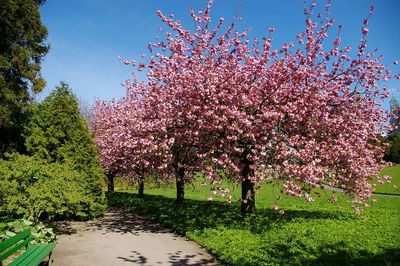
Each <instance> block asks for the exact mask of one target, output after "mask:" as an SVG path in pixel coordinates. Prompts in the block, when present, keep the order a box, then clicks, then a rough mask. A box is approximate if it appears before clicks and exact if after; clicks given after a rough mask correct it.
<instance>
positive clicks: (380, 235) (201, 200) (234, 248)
mask: <svg viewBox="0 0 400 266" xmlns="http://www.w3.org/2000/svg"><path fill="white" fill-rule="evenodd" d="M228 185H229V184H228ZM146 191H147V195H146V196H145V198H144V199H139V198H137V195H136V194H134V193H126V192H125V193H124V192H114V193H111V194H108V200H109V203H110V204H111V205H112V206H118V207H123V208H126V209H127V210H130V211H133V212H135V213H137V214H139V215H142V216H144V217H146V218H149V219H151V220H153V221H156V222H158V223H161V224H163V225H165V226H168V227H170V228H172V229H173V230H175V231H176V232H178V233H180V234H183V235H185V236H187V237H188V238H190V239H192V240H194V241H196V242H198V243H199V244H201V245H202V246H204V247H205V248H206V249H207V250H208V251H210V252H211V253H212V254H214V255H215V256H216V257H217V258H218V259H219V260H220V261H221V262H222V263H223V264H227V265H395V264H396V263H397V262H398V261H400V244H399V242H398V236H399V235H400V222H399V221H400V209H399V208H398V206H399V203H400V198H393V197H383V196H378V195H376V196H374V198H375V199H378V200H379V201H380V202H379V203H372V202H371V204H373V206H372V208H370V209H366V210H365V211H364V219H361V218H360V217H357V216H355V214H354V212H353V210H352V209H351V207H350V205H349V204H348V201H349V200H350V199H349V198H347V197H345V196H338V204H330V203H328V202H327V201H328V200H329V199H330V197H331V194H332V192H331V191H321V192H320V197H318V196H316V195H317V194H315V196H316V200H315V202H313V203H309V202H305V201H304V200H303V199H299V198H293V197H288V196H285V195H281V194H280V192H279V189H276V188H274V185H273V184H263V186H262V188H261V189H259V190H258V192H257V202H256V203H257V212H256V213H255V214H247V215H241V214H240V212H239V209H240V207H239V203H237V201H234V203H232V204H228V203H226V202H225V199H223V198H220V197H215V198H214V200H213V201H211V202H208V201H207V200H206V199H207V198H208V197H209V196H210V191H209V188H206V187H195V188H193V189H192V190H190V189H188V190H187V191H186V199H185V202H184V204H182V205H181V206H179V208H177V207H176V204H175V202H174V196H175V190H174V189H173V188H171V189H170V188H166V189H147V190H146ZM231 191H232V195H233V197H234V199H235V200H236V199H239V198H240V189H238V188H235V187H231ZM276 196H280V197H281V198H282V200H280V201H278V202H276ZM274 204H278V205H279V206H280V207H281V208H282V209H284V210H285V214H284V215H278V214H277V213H276V212H275V211H272V210H271V206H272V205H274Z"/></svg>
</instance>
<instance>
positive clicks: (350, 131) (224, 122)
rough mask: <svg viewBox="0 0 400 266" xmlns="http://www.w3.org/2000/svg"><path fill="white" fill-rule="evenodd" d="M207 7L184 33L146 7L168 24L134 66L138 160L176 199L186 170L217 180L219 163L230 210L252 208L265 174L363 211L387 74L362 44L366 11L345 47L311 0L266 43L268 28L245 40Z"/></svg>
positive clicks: (294, 191) (376, 161) (375, 160)
mask: <svg viewBox="0 0 400 266" xmlns="http://www.w3.org/2000/svg"><path fill="white" fill-rule="evenodd" d="M211 6H212V1H209V3H208V4H207V6H206V8H205V9H204V10H199V11H198V12H195V11H193V10H192V11H191V16H192V18H193V20H194V22H195V25H196V26H195V29H193V30H191V29H188V28H185V27H184V26H183V25H182V24H181V22H180V21H179V20H175V19H174V18H173V15H170V16H165V15H164V14H162V12H160V11H158V12H157V14H158V16H159V17H160V18H161V19H162V21H163V22H164V23H165V24H166V25H167V27H168V28H169V31H166V32H165V38H164V39H163V40H159V41H157V42H156V43H152V44H149V53H150V57H149V60H148V62H146V63H141V64H139V66H138V68H139V70H146V73H147V77H148V79H147V81H146V85H145V86H142V91H141V95H142V98H141V101H142V105H143V108H144V109H145V111H144V112H143V114H145V115H144V117H145V120H146V121H148V123H147V126H149V127H151V130H148V131H147V133H148V134H149V135H147V136H146V138H147V139H149V140H151V144H152V145H154V146H156V147H157V148H154V150H153V151H154V152H156V153H157V156H158V157H157V156H156V157H153V158H158V159H157V160H155V161H154V162H153V161H151V160H149V161H147V162H148V163H149V164H150V165H152V166H151V167H152V168H153V169H156V168H157V169H158V170H159V171H161V172H162V173H163V174H166V176H171V175H175V177H176V181H177V199H178V202H180V201H182V200H183V185H184V182H185V180H190V178H191V176H192V173H193V172H195V171H202V172H205V173H206V174H207V175H208V176H209V178H210V179H211V180H212V182H213V183H218V182H219V181H220V180H219V179H220V175H218V173H219V172H220V171H221V170H222V171H224V172H225V173H226V175H225V176H227V177H228V178H230V179H233V180H236V181H237V182H239V183H241V185H242V198H241V211H242V212H253V211H254V210H255V192H254V184H255V183H256V182H259V181H262V180H264V179H266V178H274V179H277V180H282V181H283V182H284V185H283V188H284V191H285V192H286V194H288V195H292V196H297V197H304V199H305V200H307V201H313V200H314V199H313V198H312V196H311V194H310V189H311V188H323V185H324V184H325V183H327V184H329V185H330V186H336V187H339V188H341V189H343V190H344V191H345V193H346V194H348V195H350V196H352V197H353V203H354V208H355V210H356V211H357V212H358V211H359V207H360V206H367V200H368V198H369V197H370V196H371V193H372V191H373V185H371V183H370V181H371V179H375V180H377V181H378V182H383V181H382V180H381V178H380V176H379V170H380V168H381V166H382V164H383V161H382V156H383V147H382V145H381V143H380V142H381V140H380V139H379V138H378V137H379V136H380V135H381V134H382V131H383V130H385V122H386V120H387V112H386V111H384V110H383V109H382V108H381V106H380V101H379V99H380V98H382V99H383V98H385V97H387V95H388V94H387V88H386V87H382V86H381V85H380V82H384V81H387V80H389V79H391V78H392V77H393V75H392V74H391V71H390V69H388V68H387V67H385V66H384V65H383V63H382V62H381V60H382V57H381V56H376V55H375V52H374V51H372V52H369V51H366V48H367V36H368V28H367V27H368V21H369V17H367V18H366V19H365V20H364V22H363V25H362V28H361V32H360V38H361V41H360V44H359V46H358V48H357V49H352V48H351V47H350V46H346V45H343V44H342V43H341V37H340V32H341V29H342V26H341V25H339V26H338V27H337V30H334V28H333V25H334V19H333V18H332V17H331V16H330V13H329V9H330V3H329V2H328V4H327V5H326V9H325V12H324V14H320V13H317V14H315V13H316V12H315V6H316V3H315V2H313V3H312V4H311V7H310V8H308V9H305V14H306V19H305V30H304V32H301V33H299V34H298V35H297V36H296V40H295V41H293V42H288V43H285V44H283V45H282V46H281V47H280V48H279V49H274V47H273V44H272V41H273V38H272V35H273V32H274V31H275V29H274V28H273V27H270V28H269V29H268V31H269V33H267V36H266V37H263V38H262V39H254V41H250V39H249V37H248V36H249V30H246V31H244V32H238V31H237V30H236V29H235V24H236V23H237V19H233V20H232V21H231V22H230V23H229V24H228V25H226V26H225V24H224V19H223V18H221V19H219V20H218V22H217V23H214V24H212V23H211V17H210V10H211ZM372 12H373V7H371V10H370V14H372ZM213 25H214V26H213ZM332 31H334V38H333V43H330V42H329V40H330V39H329V38H328V33H331V32H332ZM128 63H130V62H128ZM396 77H397V78H398V75H397V76H396ZM127 87H128V88H130V89H132V88H136V87H137V86H134V85H132V84H129V83H127ZM134 90H136V89H134ZM126 141H127V142H129V138H128V139H127V140H126ZM150 146H151V145H149V146H146V149H147V148H149V147H150ZM150 153H151V152H150ZM387 178H389V177H387ZM225 192H226V191H224V190H223V191H222V192H221V193H223V194H225Z"/></svg>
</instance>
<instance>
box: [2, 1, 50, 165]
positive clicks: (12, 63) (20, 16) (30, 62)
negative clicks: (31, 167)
mask: <svg viewBox="0 0 400 266" xmlns="http://www.w3.org/2000/svg"><path fill="white" fill-rule="evenodd" d="M43 3H44V1H43V0H1V1H0V132H1V135H2V136H1V138H0V157H3V155H4V153H5V152H7V151H13V150H14V151H15V150H19V151H21V149H22V147H23V139H22V136H21V132H22V130H23V123H24V121H25V120H26V118H27V107H28V106H29V104H30V102H31V100H32V93H37V92H40V91H41V90H42V89H43V88H44V86H45V81H44V79H43V78H42V77H41V75H40V63H41V61H42V58H43V56H44V55H45V54H46V53H47V52H48V49H49V46H48V45H47V44H46V43H44V41H45V40H46V37H47V29H46V27H45V26H44V25H43V24H42V22H41V20H40V11H39V6H40V5H41V4H43Z"/></svg>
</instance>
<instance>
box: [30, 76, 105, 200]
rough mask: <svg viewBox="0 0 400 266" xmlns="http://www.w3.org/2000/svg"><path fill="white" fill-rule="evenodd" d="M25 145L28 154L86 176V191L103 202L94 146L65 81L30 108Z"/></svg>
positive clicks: (101, 173)
mask: <svg viewBox="0 0 400 266" xmlns="http://www.w3.org/2000/svg"><path fill="white" fill-rule="evenodd" d="M25 137H26V139H25V146H26V149H27V152H28V154H29V155H33V156H37V157H40V158H42V159H44V160H46V161H47V162H49V163H54V162H56V163H61V164H69V165H71V166H72V168H73V169H74V170H76V171H78V172H80V173H82V174H84V175H85V178H84V180H85V183H84V184H82V186H83V187H85V188H86V191H87V193H88V194H90V195H92V196H93V197H95V198H96V201H97V202H98V203H102V202H103V193H102V185H103V184H102V182H103V180H104V175H103V172H102V169H101V166H100V161H99V158H98V156H97V150H96V146H95V145H94V143H93V140H92V136H91V134H90V133H89V131H88V127H87V125H86V122H85V120H84V118H83V117H82V115H81V113H80V112H79V106H78V100H77V98H76V96H75V95H74V94H73V93H72V92H71V90H70V89H69V86H68V85H67V84H66V83H63V82H61V84H60V85H59V86H58V87H56V89H55V90H54V91H53V92H51V93H50V94H49V96H47V97H46V99H45V100H44V101H43V102H41V103H40V104H38V105H36V106H33V107H32V115H31V118H30V120H29V122H28V123H27V125H26V127H25Z"/></svg>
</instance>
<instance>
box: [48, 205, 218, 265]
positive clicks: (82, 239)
mask: <svg viewBox="0 0 400 266" xmlns="http://www.w3.org/2000/svg"><path fill="white" fill-rule="evenodd" d="M57 227H58V231H60V232H59V233H58V236H59V237H58V244H57V246H56V248H55V249H54V252H53V265H54V266H57V265H68V266H74V265H128V264H130V265H132V264H133V265H218V263H217V261H216V260H215V259H214V258H213V257H211V256H210V255H209V254H208V253H207V251H206V250H204V249H203V248H202V247H200V246H199V245H197V244H196V243H194V242H192V241H189V240H187V239H186V238H183V237H181V236H178V235H176V234H174V233H171V232H170V231H169V230H167V229H164V228H162V227H161V226H159V225H157V224H154V223H150V222H148V221H147V220H145V219H143V218H141V217H139V216H137V215H134V214H130V213H126V212H124V211H122V210H118V209H109V210H108V211H107V213H106V214H105V216H104V217H103V218H100V219H97V220H93V221H88V222H63V223H58V224H57Z"/></svg>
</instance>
